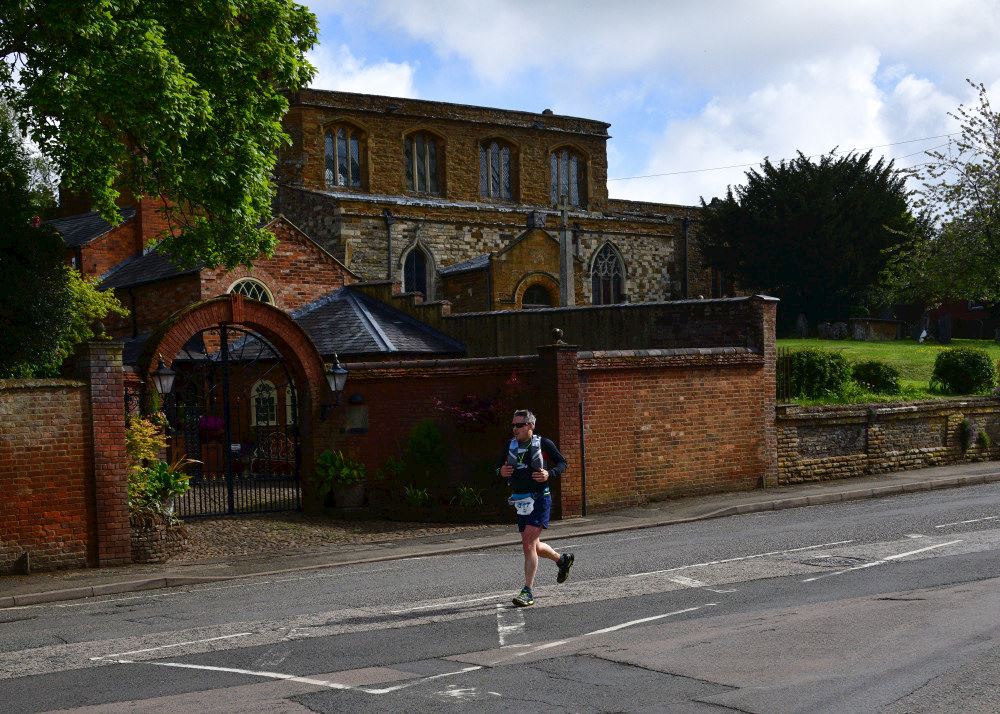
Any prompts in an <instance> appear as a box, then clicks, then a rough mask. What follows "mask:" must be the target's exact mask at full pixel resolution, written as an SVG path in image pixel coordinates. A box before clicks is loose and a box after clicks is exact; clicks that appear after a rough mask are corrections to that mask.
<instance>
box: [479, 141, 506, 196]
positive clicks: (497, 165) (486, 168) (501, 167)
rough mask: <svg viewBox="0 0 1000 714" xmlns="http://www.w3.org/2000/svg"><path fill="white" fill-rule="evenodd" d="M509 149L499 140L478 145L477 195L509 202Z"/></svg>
mask: <svg viewBox="0 0 1000 714" xmlns="http://www.w3.org/2000/svg"><path fill="white" fill-rule="evenodd" d="M511 183H512V178H511V148H510V146H509V145H508V144H507V143H506V142H503V141H500V140H499V139H491V140H490V141H486V142H483V143H482V144H480V145H479V195H480V196H482V197H483V198H499V199H501V200H505V201H509V200H511V197H512V196H513V192H512V191H511Z"/></svg>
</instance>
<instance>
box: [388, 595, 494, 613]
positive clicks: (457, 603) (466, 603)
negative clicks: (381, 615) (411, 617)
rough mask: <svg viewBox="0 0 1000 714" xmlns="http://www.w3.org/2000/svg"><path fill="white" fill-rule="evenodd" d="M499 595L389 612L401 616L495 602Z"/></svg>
mask: <svg viewBox="0 0 1000 714" xmlns="http://www.w3.org/2000/svg"><path fill="white" fill-rule="evenodd" d="M497 597H499V595H487V596H486V597H474V598H472V599H471V600H454V601H451V602H436V603H433V604H431V605H417V606H415V607H407V608H404V609H402V610H389V614H391V615H401V614H403V613H404V612H416V611H417V610H434V609H441V608H443V607H448V606H449V605H468V604H470V603H474V602H484V601H485V600H496V599H497Z"/></svg>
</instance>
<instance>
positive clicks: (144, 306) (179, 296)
mask: <svg viewBox="0 0 1000 714" xmlns="http://www.w3.org/2000/svg"><path fill="white" fill-rule="evenodd" d="M115 295H116V296H117V297H118V299H119V300H121V303H122V305H124V306H125V307H127V308H128V309H129V310H130V311H131V312H132V314H131V315H130V316H128V317H118V316H115V315H109V316H108V318H107V320H106V322H105V326H106V328H107V331H108V334H110V335H114V336H116V337H128V336H131V335H132V332H133V328H134V330H135V332H136V334H142V333H144V332H149V331H150V330H153V329H155V328H156V327H157V326H158V325H159V324H160V323H161V322H163V321H164V320H166V319H167V318H168V317H170V316H171V315H173V314H174V313H175V312H177V311H178V310H180V309H181V308H183V307H185V306H187V305H190V304H192V303H195V302H198V300H200V299H201V283H200V280H199V277H198V274H197V273H192V274H190V275H179V276H177V277H175V278H169V279H167V280H161V281H159V282H155V283H147V284H146V285H136V286H134V287H131V288H117V289H115Z"/></svg>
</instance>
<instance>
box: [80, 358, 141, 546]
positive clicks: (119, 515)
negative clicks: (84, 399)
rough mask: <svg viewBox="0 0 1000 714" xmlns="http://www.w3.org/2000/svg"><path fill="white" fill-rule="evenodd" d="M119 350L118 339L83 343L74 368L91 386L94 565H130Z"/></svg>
mask: <svg viewBox="0 0 1000 714" xmlns="http://www.w3.org/2000/svg"><path fill="white" fill-rule="evenodd" d="M123 347H124V343H123V342H121V341H119V340H93V341H91V342H88V343H87V344H86V345H85V346H84V353H83V359H82V360H81V361H80V364H79V367H78V370H79V371H80V376H81V377H83V378H84V379H86V380H87V382H88V383H89V385H90V420H91V436H92V443H93V458H94V504H95V513H96V532H97V564H98V565H127V564H129V563H131V562H132V537H131V530H130V526H129V521H128V463H127V461H128V456H127V455H126V453H125V373H124V371H123V369H122V349H123Z"/></svg>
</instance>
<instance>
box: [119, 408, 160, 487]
mask: <svg viewBox="0 0 1000 714" xmlns="http://www.w3.org/2000/svg"><path fill="white" fill-rule="evenodd" d="M166 446H167V439H166V437H165V436H164V434H163V428H162V426H161V425H159V424H156V423H155V422H153V421H152V420H150V419H147V418H143V417H138V416H131V417H129V418H128V419H127V420H126V422H125V455H126V457H127V458H128V462H129V473H136V472H138V471H142V470H143V469H144V468H146V467H147V466H148V465H149V464H150V463H152V462H153V461H154V460H156V459H157V456H158V454H159V453H160V449H165V448H166Z"/></svg>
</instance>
